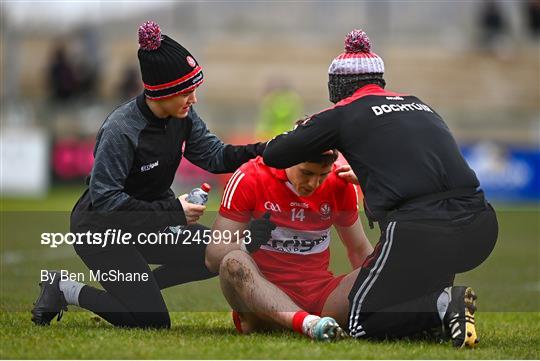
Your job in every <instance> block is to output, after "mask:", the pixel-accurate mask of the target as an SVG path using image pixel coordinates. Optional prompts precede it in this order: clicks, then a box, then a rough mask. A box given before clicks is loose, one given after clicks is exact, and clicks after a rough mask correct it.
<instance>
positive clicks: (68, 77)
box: [48, 43, 78, 101]
mask: <svg viewBox="0 0 540 361" xmlns="http://www.w3.org/2000/svg"><path fill="white" fill-rule="evenodd" d="M48 81H49V89H50V91H51V95H52V97H53V99H54V100H57V101H65V100H68V99H70V98H71V97H73V96H74V95H75V94H76V92H77V88H78V84H77V79H76V78H75V70H74V66H73V64H72V62H71V61H70V60H69V57H68V55H67V49H66V46H65V44H63V43H59V44H58V45H57V46H56V48H55V49H54V51H53V54H52V57H51V60H50V63H49V66H48Z"/></svg>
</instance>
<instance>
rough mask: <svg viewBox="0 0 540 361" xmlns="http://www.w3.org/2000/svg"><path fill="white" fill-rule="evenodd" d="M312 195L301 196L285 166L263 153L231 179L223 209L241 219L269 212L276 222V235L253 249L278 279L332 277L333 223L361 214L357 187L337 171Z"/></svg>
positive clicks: (279, 281) (345, 223) (262, 265)
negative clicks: (274, 163)
mask: <svg viewBox="0 0 540 361" xmlns="http://www.w3.org/2000/svg"><path fill="white" fill-rule="evenodd" d="M335 168H336V166H334V167H333V169H332V172H331V173H330V174H329V175H328V177H327V178H326V179H325V181H324V182H323V183H322V184H321V185H320V186H319V187H318V188H317V189H316V190H315V192H314V193H313V194H312V195H310V196H308V197H302V196H300V195H298V193H297V192H296V191H295V189H294V187H293V185H292V184H291V183H290V182H289V180H288V178H287V175H286V173H285V170H281V169H275V168H271V167H268V166H267V165H265V164H264V162H263V160H262V158H261V157H257V158H256V159H252V160H251V161H249V162H247V163H245V164H244V165H242V166H241V167H240V168H239V169H238V170H237V171H236V172H235V173H234V174H233V175H232V177H231V178H230V179H229V181H228V183H227V185H226V187H225V192H224V194H223V199H222V201H221V207H220V210H219V213H220V215H221V216H223V217H225V218H228V219H231V220H234V221H237V222H242V223H248V222H249V221H250V220H251V219H252V218H260V217H261V216H262V215H263V214H264V213H265V212H267V211H270V212H271V214H272V216H271V218H270V219H271V221H272V222H274V223H275V224H276V226H277V227H276V229H275V230H274V231H272V238H271V239H270V240H269V241H268V243H267V244H266V245H263V246H262V247H261V249H260V250H258V251H256V252H254V253H253V254H252V257H253V259H254V260H255V262H256V263H257V265H258V266H259V269H260V270H261V272H262V273H263V274H264V275H265V276H266V278H267V279H268V280H269V281H270V282H273V283H276V284H278V285H280V284H281V285H283V286H284V287H287V284H289V285H292V284H293V283H295V284H297V283H298V282H304V283H306V282H310V280H313V281H315V280H317V279H320V278H321V277H323V278H325V277H329V276H333V275H332V273H331V272H330V271H329V270H328V265H329V261H330V251H329V248H328V246H329V244H330V228H331V226H332V225H333V224H335V225H339V226H350V225H352V224H353V223H354V222H356V220H357V219H358V193H357V191H356V188H355V186H353V185H352V184H350V183H347V182H346V181H344V180H343V179H341V178H339V177H338V176H337V175H336V174H335V172H334V171H333V170H334V169H335Z"/></svg>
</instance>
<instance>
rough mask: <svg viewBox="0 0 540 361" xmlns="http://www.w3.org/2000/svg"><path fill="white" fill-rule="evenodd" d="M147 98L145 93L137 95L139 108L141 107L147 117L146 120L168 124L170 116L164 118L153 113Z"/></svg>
mask: <svg viewBox="0 0 540 361" xmlns="http://www.w3.org/2000/svg"><path fill="white" fill-rule="evenodd" d="M145 99H146V98H145V95H144V93H141V94H139V95H138V96H137V108H139V110H140V111H141V113H142V114H143V116H144V117H145V118H146V120H148V121H149V122H150V123H152V124H156V125H161V126H163V125H164V124H166V123H167V122H168V120H169V118H164V119H162V118H158V117H156V116H155V115H154V113H152V111H151V110H150V107H149V106H148V104H146V100H145Z"/></svg>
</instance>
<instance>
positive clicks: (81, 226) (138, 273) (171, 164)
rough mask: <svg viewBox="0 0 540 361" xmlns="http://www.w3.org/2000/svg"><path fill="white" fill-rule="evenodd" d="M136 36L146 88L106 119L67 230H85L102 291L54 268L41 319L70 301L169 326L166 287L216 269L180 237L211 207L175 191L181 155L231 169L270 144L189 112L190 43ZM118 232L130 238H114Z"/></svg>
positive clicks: (198, 76) (142, 323)
mask: <svg viewBox="0 0 540 361" xmlns="http://www.w3.org/2000/svg"><path fill="white" fill-rule="evenodd" d="M139 43H140V49H139V51H138V58H139V62H140V67H141V73H142V78H143V82H144V87H145V90H144V93H143V94H141V95H140V96H138V97H136V98H134V99H132V100H130V101H128V102H126V103H125V104H123V105H121V106H119V107H118V108H116V109H115V110H114V111H113V112H112V113H111V114H110V115H109V116H108V117H107V119H106V120H105V122H104V123H103V125H102V127H101V129H100V130H99V132H98V135H97V141H96V146H95V149H94V157H95V161H94V166H93V168H92V172H91V174H90V177H89V180H88V182H87V183H88V189H87V190H86V191H85V192H84V194H83V195H82V196H81V198H80V199H79V201H78V202H77V204H76V205H75V207H74V209H73V211H72V214H71V232H73V233H78V234H87V235H88V236H87V237H82V238H81V239H82V240H83V241H84V242H81V243H80V244H79V243H78V244H76V245H75V250H76V252H77V254H78V255H79V256H80V257H81V259H82V260H83V261H84V263H85V264H86V265H87V266H88V268H89V270H90V273H89V275H90V276H91V277H94V279H96V280H97V281H99V282H100V284H101V285H102V286H103V290H101V289H97V288H94V287H90V286H88V285H85V284H83V283H80V282H76V281H71V280H65V279H63V278H62V279H61V273H60V272H59V271H49V273H48V275H49V281H48V282H42V283H41V293H40V295H39V297H38V299H37V301H36V302H35V305H34V308H33V310H32V315H33V317H32V321H33V322H34V323H36V324H39V325H48V324H49V323H50V321H51V320H52V319H53V318H54V317H56V316H58V319H60V317H61V315H62V312H63V311H64V310H67V305H68V304H71V305H78V306H80V307H82V308H85V309H87V310H90V311H92V312H94V313H96V314H98V315H99V316H101V317H102V318H104V319H105V320H107V321H109V322H110V323H112V324H113V325H116V326H123V327H154V328H168V327H170V318H169V313H168V309H167V306H166V304H165V301H164V299H163V296H162V294H161V290H162V289H164V288H167V287H171V286H174V285H178V284H182V283H186V282H190V281H196V280H202V279H206V278H209V277H213V276H214V275H215V274H213V273H211V272H210V271H208V270H207V269H206V266H205V263H204V254H205V248H206V246H205V244H203V243H202V242H201V243H200V244H199V243H194V242H189V239H188V240H187V242H184V241H185V240H186V238H189V237H192V236H194V235H196V234H197V231H199V232H200V231H202V230H204V229H206V227H204V226H202V225H198V224H196V222H197V220H198V219H199V217H200V216H201V215H202V214H203V212H204V211H205V206H204V205H197V204H191V203H189V202H188V201H187V200H186V197H187V195H186V194H184V195H182V196H179V197H176V196H175V195H174V193H173V191H172V190H171V189H170V186H171V184H172V182H173V179H174V175H175V172H176V169H177V168H178V165H179V163H180V160H181V158H182V156H184V157H186V158H187V159H188V160H189V161H191V162H192V163H194V164H195V165H197V166H199V167H201V168H203V169H205V170H208V171H210V172H213V173H229V172H234V171H235V170H236V169H237V168H238V167H239V166H240V165H241V164H243V163H244V162H246V161H248V160H249V159H251V158H255V157H256V156H258V155H261V154H262V152H263V151H264V148H265V144H264V143H257V144H249V145H245V146H233V145H226V144H223V143H222V142H221V141H220V140H219V139H218V138H217V137H216V136H215V135H214V134H212V133H210V131H209V130H208V129H207V127H206V125H205V123H204V122H203V121H202V120H201V118H199V116H198V115H197V113H196V112H195V110H194V109H193V104H195V103H196V102H197V97H196V89H197V87H198V86H199V85H200V84H201V83H202V81H203V73H202V69H201V67H200V65H199V64H198V63H197V61H195V59H194V58H193V56H192V55H191V54H190V53H189V52H188V51H187V50H186V49H185V48H184V47H182V46H181V45H180V44H179V43H177V42H176V41H174V40H173V39H171V38H169V37H167V36H166V35H162V34H161V31H160V29H159V26H158V25H157V24H155V23H152V22H146V23H144V24H143V25H142V26H141V27H140V28H139ZM114 232H115V233H114ZM150 233H152V234H157V233H162V234H163V233H165V234H168V235H171V236H172V237H170V238H168V241H163V240H162V241H161V242H158V243H155V242H154V243H153V244H149V243H148V241H149V239H145V237H140V236H141V235H148V234H150ZM122 234H123V235H125V234H129V235H131V237H130V238H129V239H125V238H122V241H121V242H112V241H113V240H115V241H118V240H119V239H120V238H121V236H122ZM106 235H108V236H109V237H108V240H107V241H108V242H107V244H106V245H105V239H104V238H105V236H106ZM114 236H116V237H114ZM97 237H101V242H100V241H99V240H98V239H97ZM173 239H175V240H176V241H173ZM113 243H114V244H113ZM184 243H191V245H186V244H184ZM149 264H157V265H159V267H158V268H156V269H154V270H151V269H150V267H149Z"/></svg>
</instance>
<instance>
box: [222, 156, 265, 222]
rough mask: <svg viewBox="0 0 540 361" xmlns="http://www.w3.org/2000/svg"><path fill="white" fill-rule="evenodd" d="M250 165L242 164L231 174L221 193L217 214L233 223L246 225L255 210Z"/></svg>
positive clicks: (253, 185)
mask: <svg viewBox="0 0 540 361" xmlns="http://www.w3.org/2000/svg"><path fill="white" fill-rule="evenodd" d="M251 167H252V164H250V162H248V163H246V164H244V165H243V166H242V167H240V168H239V169H238V170H237V171H236V172H234V173H233V175H232V176H231V178H230V179H229V181H228V182H227V185H226V186H225V191H224V192H223V197H222V199H221V206H220V208H219V214H220V215H222V216H223V217H225V218H228V219H232V220H233V221H237V222H242V223H247V222H249V221H250V219H251V212H252V211H253V209H254V208H255V197H254V195H255V194H256V190H255V188H254V187H255V182H253V179H252V178H253V175H252V174H251V173H252V172H250V170H251Z"/></svg>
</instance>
